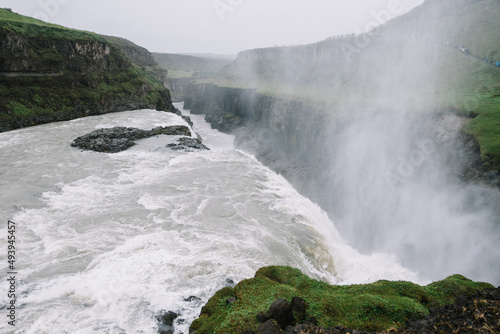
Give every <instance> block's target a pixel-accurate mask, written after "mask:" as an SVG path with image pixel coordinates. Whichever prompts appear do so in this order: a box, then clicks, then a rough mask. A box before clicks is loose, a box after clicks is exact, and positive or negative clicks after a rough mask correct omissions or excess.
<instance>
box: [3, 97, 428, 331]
mask: <svg viewBox="0 0 500 334" xmlns="http://www.w3.org/2000/svg"><path fill="white" fill-rule="evenodd" d="M179 107H180V105H179ZM183 113H187V112H186V111H183ZM192 118H193V120H194V122H195V125H194V131H196V132H197V133H199V134H200V135H201V136H202V137H203V140H204V143H205V144H206V145H207V146H208V147H210V148H211V150H210V151H198V152H179V151H174V150H171V149H169V148H167V147H166V145H167V144H168V143H172V142H174V141H175V140H176V139H177V138H178V137H171V136H159V137H154V138H149V139H144V140H141V141H139V142H138V145H136V146H134V147H132V148H130V149H128V150H127V151H124V152H121V153H117V154H103V153H96V152H90V151H80V150H78V149H75V148H72V147H71V146H70V143H71V142H72V140H73V139H75V138H76V137H78V136H81V135H83V134H86V133H88V132H91V131H93V130H95V129H98V128H105V127H113V126H132V127H138V128H142V129H151V128H153V127H156V126H160V125H161V126H166V125H173V124H185V123H184V121H183V120H182V119H181V118H180V117H179V116H177V115H174V114H170V113H164V112H158V111H152V110H142V111H130V112H122V113H114V114H107V115H102V116H95V117H88V118H82V119H77V120H73V121H69V122H61V123H53V124H48V125H42V126H36V127H32V128H27V129H22V130H17V131H12V132H8V133H3V134H0V154H1V159H2V163H1V165H0V212H1V217H0V219H2V221H3V223H2V224H3V226H4V228H2V231H3V232H2V235H1V237H0V240H1V242H2V244H4V245H6V243H7V229H6V228H5V226H6V225H7V221H8V220H12V221H14V222H15V223H16V224H17V231H16V237H17V249H16V256H17V259H16V270H17V271H18V274H17V281H18V282H17V287H16V290H17V291H16V292H17V294H18V300H17V319H18V320H17V325H16V328H15V329H16V330H15V333H37V334H42V333H51V334H54V333H156V332H157V328H158V326H157V322H156V320H155V317H154V315H155V314H157V313H158V312H159V311H160V310H167V311H174V312H176V313H178V314H180V316H179V318H178V319H177V320H176V324H175V331H176V333H181V332H183V333H187V331H188V327H189V324H190V323H191V321H192V320H193V319H194V318H196V317H197V316H198V314H199V312H200V309H201V306H202V305H203V304H204V303H205V302H206V301H207V300H208V298H209V297H210V296H211V295H212V294H213V293H214V292H215V291H217V290H218V289H220V288H222V287H224V286H228V285H233V284H235V283H237V282H238V281H240V280H242V279H244V278H249V277H252V276H253V275H254V273H255V271H256V270H257V269H258V268H260V267H262V266H265V265H290V266H293V267H296V268H298V269H300V270H302V271H303V272H305V273H306V274H309V275H311V276H313V277H316V278H319V279H322V280H326V281H329V282H331V283H360V282H370V281H375V280H377V279H381V278H386V279H405V280H412V281H416V282H422V281H421V279H420V278H419V277H418V276H417V275H416V274H415V273H414V272H412V271H410V270H407V269H405V268H403V267H402V266H400V265H399V264H398V261H397V259H396V258H395V257H394V256H393V255H390V254H372V255H369V256H367V255H360V254H359V253H358V252H357V251H355V250H354V249H352V248H351V247H349V246H347V245H346V244H345V242H343V240H342V239H341V237H340V236H339V235H338V233H337V232H336V229H335V226H334V224H333V222H331V221H330V220H329V218H328V217H327V215H326V214H325V213H324V212H323V211H322V210H321V209H320V208H319V207H318V206H316V205H315V204H314V203H312V202H311V201H309V200H308V199H306V198H304V197H302V196H301V195H300V194H298V193H297V192H296V191H295V190H294V189H293V188H292V187H291V186H290V184H289V183H288V182H287V181H286V180H285V179H283V178H282V177H281V176H279V175H277V174H275V173H274V172H272V171H271V170H269V169H268V168H266V167H264V166H263V165H262V164H260V163H259V162H258V161H257V160H256V159H255V158H254V157H253V156H251V155H249V154H246V153H244V152H242V151H239V150H236V149H235V148H234V146H233V137H231V136H228V135H224V134H221V133H219V132H217V131H215V130H212V129H211V128H210V126H209V125H208V124H206V123H205V122H204V120H203V116H197V115H192ZM4 249H5V248H4ZM0 259H1V265H0V270H1V272H2V273H7V272H8V268H7V259H6V251H4V252H2V253H1V254H0ZM191 296H196V297H198V298H189V297H191ZM0 298H1V299H2V305H6V302H8V301H9V300H8V298H7V294H2V296H1V297H0ZM2 308H3V310H4V311H5V307H4V306H2ZM3 313H4V312H2V314H3ZM4 320H5V319H4ZM0 332H2V333H4V332H5V333H9V332H14V330H13V328H12V327H11V326H9V325H8V324H7V322H6V321H1V322H0Z"/></svg>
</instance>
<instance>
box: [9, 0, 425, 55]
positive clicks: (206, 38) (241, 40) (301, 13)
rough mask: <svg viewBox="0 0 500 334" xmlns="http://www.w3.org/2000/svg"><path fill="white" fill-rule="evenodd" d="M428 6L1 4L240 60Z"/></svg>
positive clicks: (376, 1)
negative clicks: (245, 53)
mask: <svg viewBox="0 0 500 334" xmlns="http://www.w3.org/2000/svg"><path fill="white" fill-rule="evenodd" d="M422 2H423V0H0V7H8V8H12V10H13V11H15V12H17V13H20V14H23V15H27V16H33V17H36V18H39V19H43V20H45V21H49V22H52V23H56V24H60V25H63V26H66V27H71V28H76V29H82V30H88V31H93V32H97V33H100V34H105V35H113V36H119V37H124V38H127V39H129V40H131V41H132V42H134V43H136V44H139V45H141V46H144V47H146V48H147V49H149V50H150V51H152V52H167V53H218V54H235V53H237V52H239V51H242V50H246V49H253V48H259V47H269V46H274V45H293V44H306V43H314V42H317V41H319V40H323V39H325V38H326V37H328V36H332V35H338V34H347V33H352V32H355V31H365V29H366V28H368V27H370V26H372V25H374V24H375V23H377V22H385V21H387V20H388V19H390V18H393V17H396V16H397V15H400V14H402V13H404V12H407V11H408V10H410V9H412V8H414V7H415V6H417V5H420V4H421V3H422Z"/></svg>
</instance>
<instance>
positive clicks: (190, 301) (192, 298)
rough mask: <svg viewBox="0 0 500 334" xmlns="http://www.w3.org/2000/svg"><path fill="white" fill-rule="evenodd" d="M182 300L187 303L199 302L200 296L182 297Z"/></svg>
mask: <svg viewBox="0 0 500 334" xmlns="http://www.w3.org/2000/svg"><path fill="white" fill-rule="evenodd" d="M184 301H185V302H188V303H193V302H201V298H200V297H196V296H189V297H187V298H184Z"/></svg>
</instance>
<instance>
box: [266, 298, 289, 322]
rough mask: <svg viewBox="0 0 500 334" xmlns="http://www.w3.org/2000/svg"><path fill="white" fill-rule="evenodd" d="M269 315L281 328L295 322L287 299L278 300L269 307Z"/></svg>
mask: <svg viewBox="0 0 500 334" xmlns="http://www.w3.org/2000/svg"><path fill="white" fill-rule="evenodd" d="M269 313H270V315H271V319H274V320H276V322H277V323H278V324H279V326H280V327H281V328H286V327H287V326H290V325H293V324H294V322H295V318H294V317H293V312H292V308H291V304H290V302H288V301H287V300H285V299H278V300H277V301H275V302H274V303H272V304H271V306H270V307H269Z"/></svg>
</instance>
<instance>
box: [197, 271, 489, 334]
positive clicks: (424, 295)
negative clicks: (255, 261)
mask: <svg viewBox="0 0 500 334" xmlns="http://www.w3.org/2000/svg"><path fill="white" fill-rule="evenodd" d="M489 287H491V285H489V284H486V283H477V282H473V281H470V280H468V279H466V278H464V277H462V276H459V275H455V276H451V277H449V278H447V279H445V280H443V281H439V282H436V283H432V284H430V285H428V286H425V287H422V286H419V285H417V284H413V283H410V282H390V281H378V282H375V283H372V284H361V285H350V286H334V285H329V284H327V283H325V282H321V281H317V280H314V279H311V278H309V277H307V276H306V275H304V274H302V273H301V272H300V271H299V270H297V269H294V268H290V267H283V266H279V267H278V266H272V267H264V268H261V269H259V270H258V271H257V273H256V274H255V277H254V278H252V279H248V280H243V281H241V282H240V283H239V284H238V285H236V287H235V288H234V289H233V288H224V289H222V290H220V291H218V292H217V293H216V294H215V295H214V296H213V297H212V298H211V299H210V300H209V301H208V303H207V304H206V305H205V306H204V307H203V309H202V312H201V315H200V317H199V318H198V319H196V320H195V321H194V322H193V323H192V325H191V328H192V329H194V330H196V332H197V333H240V332H242V331H244V330H246V329H253V330H255V329H256V328H257V327H258V326H259V323H258V322H257V319H256V315H257V313H259V312H262V311H266V310H267V309H268V308H269V306H270V305H271V303H272V302H274V301H275V300H277V299H287V300H291V298H292V297H295V296H297V297H301V298H303V299H304V300H305V301H306V302H307V304H308V310H307V313H306V317H307V318H310V317H316V318H317V319H318V321H319V325H320V326H322V327H325V328H331V327H333V326H337V325H342V326H345V327H351V328H356V329H358V330H367V331H381V330H386V329H388V328H390V327H394V326H396V327H401V326H404V324H405V321H406V320H407V319H408V318H415V317H417V318H418V317H424V316H425V315H427V314H428V313H429V309H428V308H429V307H431V306H441V305H446V304H449V303H452V302H453V301H454V300H455V298H456V297H457V296H458V295H459V294H461V293H471V292H474V291H476V290H481V289H485V288H489ZM230 297H235V298H236V302H234V303H231V304H228V303H226V300H227V299H228V298H230Z"/></svg>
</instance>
